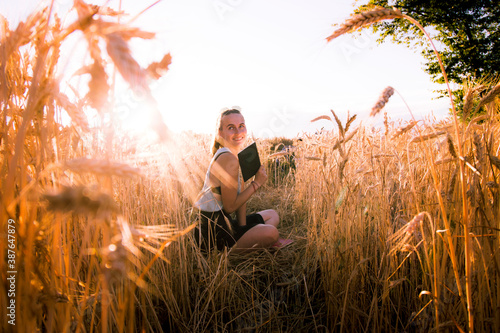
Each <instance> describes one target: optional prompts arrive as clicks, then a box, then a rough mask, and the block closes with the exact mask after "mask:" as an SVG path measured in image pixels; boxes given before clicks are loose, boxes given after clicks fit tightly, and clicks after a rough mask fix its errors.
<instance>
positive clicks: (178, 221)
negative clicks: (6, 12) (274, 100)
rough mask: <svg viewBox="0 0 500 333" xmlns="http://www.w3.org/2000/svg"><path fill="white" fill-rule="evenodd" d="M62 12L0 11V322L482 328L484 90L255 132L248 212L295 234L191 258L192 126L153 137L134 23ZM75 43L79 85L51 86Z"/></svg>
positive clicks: (488, 307)
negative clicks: (293, 132) (428, 108)
mask: <svg viewBox="0 0 500 333" xmlns="http://www.w3.org/2000/svg"><path fill="white" fill-rule="evenodd" d="M75 9H76V11H77V13H78V19H77V20H76V21H75V22H74V23H72V24H69V25H66V26H62V24H61V22H60V20H59V19H58V17H57V16H56V15H54V14H53V13H52V12H51V9H50V8H47V9H46V10H45V11H40V12H37V13H34V14H33V15H31V16H30V17H29V18H28V19H26V20H25V21H24V22H21V23H20V24H19V25H18V26H17V27H16V28H15V29H14V28H13V29H12V30H11V29H10V27H9V24H8V22H7V20H6V19H5V18H2V17H0V24H1V27H0V31H1V35H0V36H1V43H0V67H1V68H2V71H0V93H1V94H2V98H1V99H0V108H1V112H2V121H1V122H0V126H1V127H0V134H1V137H0V140H1V141H0V149H1V155H0V164H1V173H0V179H1V188H2V191H1V203H2V209H1V211H0V214H1V218H0V234H1V235H2V239H3V241H2V246H1V252H2V256H1V257H0V271H1V277H2V278H1V283H2V288H0V298H1V300H2V302H1V304H2V307H1V309H0V313H1V316H2V318H3V319H2V323H1V331H2V332H429V331H443V332H457V331H463V332H466V331H477V332H498V331H500V311H499V308H500V280H499V279H500V244H499V233H500V225H499V221H500V203H499V199H500V198H499V191H500V190H499V180H498V179H499V176H500V159H499V157H498V156H499V150H500V141H499V140H498V138H499V137H500V135H499V132H500V123H499V108H500V103H499V92H500V89H499V83H498V81H494V80H492V81H491V82H480V83H473V82H472V83H470V82H469V83H467V84H465V85H464V87H463V96H464V100H463V101H460V102H461V103H462V105H463V109H462V114H461V115H462V116H461V117H460V119H458V118H457V114H456V111H455V110H453V111H452V116H450V117H449V118H448V119H446V120H444V121H436V120H435V119H432V118H428V119H425V120H419V121H415V120H412V121H407V122H403V121H397V120H392V119H391V115H390V114H387V112H384V109H383V108H384V106H385V104H386V103H388V102H389V100H390V98H391V95H392V94H393V93H394V89H392V88H391V87H388V88H387V89H386V90H384V91H383V92H382V94H381V98H380V100H379V102H378V103H377V104H376V105H375V106H374V108H373V109H372V113H371V117H372V118H375V117H382V115H381V113H383V117H384V125H383V126H382V127H381V128H378V129H377V128H371V127H368V126H363V125H362V122H357V120H359V119H357V116H356V115H352V116H350V115H348V116H347V118H346V119H341V118H339V117H338V116H337V114H335V113H334V112H333V111H332V112H331V113H328V114H324V115H320V116H318V117H317V118H315V119H311V120H312V121H314V122H318V123H319V122H331V123H332V124H333V125H334V128H335V129H334V130H331V131H323V132H319V133H315V134H305V135H303V136H301V137H300V138H299V137H297V138H273V139H265V140H264V139H257V143H258V146H259V149H260V155H261V160H262V162H263V164H265V165H266V166H267V168H268V171H269V174H270V179H269V181H268V183H267V184H266V185H265V186H264V188H263V190H261V191H259V192H258V193H257V194H256V195H255V196H254V197H252V199H251V201H249V203H248V206H247V208H248V209H249V210H252V211H257V210H260V209H265V208H269V207H270V206H271V207H273V208H275V209H276V210H277V211H278V213H279V214H280V217H281V222H280V232H281V235H282V236H284V237H287V238H292V239H294V240H295V241H294V243H293V244H291V245H290V246H288V247H286V248H283V249H280V250H263V251H260V252H256V253H251V254H241V255H235V254H232V253H230V252H228V251H223V252H212V253H209V254H206V253H202V252H201V251H200V250H199V249H198V248H197V246H196V244H195V242H194V238H193V237H192V230H193V228H194V227H195V226H196V222H197V216H196V214H195V213H193V210H192V202H193V199H194V198H195V196H196V194H197V192H198V190H199V189H200V188H201V185H202V182H203V177H204V174H205V171H206V168H207V166H208V163H209V160H210V153H209V152H210V137H209V136H206V135H202V134H194V133H183V134H176V135H174V134H172V133H170V132H169V131H168V129H167V127H166V126H165V125H164V124H163V121H162V119H161V114H160V113H159V111H158V110H157V108H155V107H154V105H155V104H154V100H153V98H152V96H151V93H150V91H149V87H148V85H149V83H150V82H151V81H153V80H155V79H158V78H159V77H160V76H161V75H163V74H164V73H165V72H166V71H167V70H168V66H169V64H170V61H171V58H170V55H169V54H167V55H165V57H164V58H163V59H160V60H159V61H158V62H155V63H152V64H151V65H150V66H148V67H147V68H141V67H140V66H139V65H138V63H137V61H136V60H135V59H134V58H133V56H132V54H131V52H130V50H129V48H128V42H129V40H130V39H131V38H143V39H149V38H153V35H152V34H150V33H147V32H144V31H140V30H138V29H135V28H133V27H130V26H127V25H125V24H122V23H114V22H116V20H114V21H113V19H114V18H116V17H117V16H119V15H120V13H118V12H115V11H113V10H111V9H109V8H104V7H97V6H92V5H88V4H86V3H84V2H83V1H75ZM394 17H401V13H398V12H392V11H391V10H384V11H381V12H376V13H375V14H373V13H372V14H365V15H364V16H363V17H361V18H354V19H352V20H351V21H348V22H347V23H346V24H345V25H343V26H342V27H341V29H343V30H341V31H340V32H338V33H336V34H337V35H339V34H342V33H345V32H347V31H349V30H350V29H352V28H353V27H354V28H357V27H360V26H362V25H363V24H368V23H371V22H373V21H374V20H382V19H387V18H394ZM363 20H365V21H363ZM74 35H78V36H80V37H79V38H83V39H84V40H85V41H86V42H87V45H88V50H87V51H88V54H87V57H86V59H87V60H86V62H85V63H82V64H81V66H82V67H81V70H79V74H78V75H81V76H82V77H83V79H82V82H84V86H85V87H84V88H85V89H83V90H81V89H80V90H71V89H70V90H63V89H61V87H62V83H61V82H59V76H58V75H57V71H58V64H59V63H60V61H61V59H60V50H61V47H62V45H63V44H64V43H65V42H66V40H67V39H68V38H70V37H72V36H74ZM333 38H335V37H331V39H333ZM103 64H108V65H106V66H105V65H103ZM113 72H116V74H118V75H119V76H120V77H121V78H122V79H123V80H124V81H126V82H127V83H129V84H130V86H131V87H132V88H133V89H134V90H135V91H136V92H137V93H138V94H140V95H141V96H142V97H143V98H145V99H146V100H148V101H149V102H150V103H151V105H152V106H153V107H152V108H151V111H150V115H149V116H150V117H151V123H152V124H154V125H155V126H154V127H153V129H152V130H153V131H154V132H155V133H156V137H157V141H155V143H154V144H151V143H149V142H144V141H141V140H137V139H136V138H135V139H134V138H131V137H127V136H124V135H123V130H122V128H121V126H122V125H121V124H120V122H119V120H117V119H114V118H113V111H110V110H112V108H110V104H112V103H113V94H112V91H113V85H112V84H110V82H112V80H111V78H113V77H114V74H113ZM63 91H67V93H64V92H63ZM456 102H458V101H456ZM92 111H94V112H96V117H94V118H93V119H94V120H93V121H89V117H88V116H87V115H88V114H89V112H92ZM479 111H481V112H479ZM463 119H467V121H465V120H463ZM110 120H111V121H110ZM283 146H292V148H291V149H289V150H288V151H286V152H282V151H280V149H281V148H282V147H283ZM185 152H189V153H187V154H186V153H185Z"/></svg>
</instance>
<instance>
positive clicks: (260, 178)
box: [255, 165, 267, 186]
mask: <svg viewBox="0 0 500 333" xmlns="http://www.w3.org/2000/svg"><path fill="white" fill-rule="evenodd" d="M255 181H256V182H257V184H258V185H259V186H262V185H264V183H265V182H266V181H267V173H266V168H265V167H264V166H263V165H261V166H260V168H259V170H257V173H256V174H255Z"/></svg>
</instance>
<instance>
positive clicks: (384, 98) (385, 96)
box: [370, 87, 394, 117]
mask: <svg viewBox="0 0 500 333" xmlns="http://www.w3.org/2000/svg"><path fill="white" fill-rule="evenodd" d="M393 94H394V88H393V87H387V88H385V89H384V91H383V92H382V94H380V97H379V99H378V101H377V103H375V105H374V106H373V108H372V111H371V112H370V117H374V116H375V115H376V114H377V113H379V112H380V110H382V109H383V108H384V106H385V104H387V102H388V101H389V98H391V96H392V95H393Z"/></svg>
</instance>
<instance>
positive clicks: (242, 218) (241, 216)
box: [236, 202, 247, 226]
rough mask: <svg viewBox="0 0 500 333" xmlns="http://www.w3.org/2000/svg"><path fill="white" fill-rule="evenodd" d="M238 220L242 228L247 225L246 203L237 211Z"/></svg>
mask: <svg viewBox="0 0 500 333" xmlns="http://www.w3.org/2000/svg"><path fill="white" fill-rule="evenodd" d="M236 219H237V220H238V224H239V225H240V226H243V225H247V203H246V202H245V203H244V204H243V205H241V206H240V208H238V209H237V210H236Z"/></svg>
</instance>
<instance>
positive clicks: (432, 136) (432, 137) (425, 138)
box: [410, 131, 447, 143]
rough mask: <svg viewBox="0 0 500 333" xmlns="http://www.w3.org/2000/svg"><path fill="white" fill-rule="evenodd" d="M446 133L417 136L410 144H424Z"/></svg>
mask: <svg viewBox="0 0 500 333" xmlns="http://www.w3.org/2000/svg"><path fill="white" fill-rule="evenodd" d="M446 133H447V132H446V131H439V132H434V133H429V134H423V135H419V136H416V137H414V138H412V139H411V140H410V143H414V142H424V141H426V140H430V139H434V138H436V137H438V136H440V135H443V134H446Z"/></svg>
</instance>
